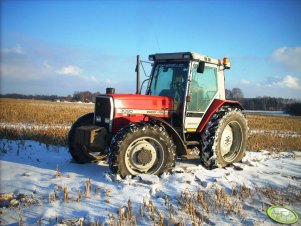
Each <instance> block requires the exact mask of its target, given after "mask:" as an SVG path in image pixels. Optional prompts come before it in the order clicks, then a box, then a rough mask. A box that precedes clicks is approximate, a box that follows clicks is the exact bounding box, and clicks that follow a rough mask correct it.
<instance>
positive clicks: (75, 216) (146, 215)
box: [0, 139, 301, 225]
mask: <svg viewBox="0 0 301 226" xmlns="http://www.w3.org/2000/svg"><path fill="white" fill-rule="evenodd" d="M0 157H1V161H0V167H1V175H0V179H1V186H0V193H1V199H0V207H1V209H0V211H1V212H0V220H1V222H0V225H19V224H24V225H55V224H60V223H61V224H63V223H64V224H66V225H80V224H81V222H82V223H83V225H88V224H90V225H110V224H111V225H117V224H118V223H119V225H130V224H133V225H135V224H137V225H193V223H196V225H198V223H199V224H200V225H202V224H205V225H274V224H276V223H275V222H273V221H272V220H271V219H269V217H268V216H267V214H266V209H267V208H268V207H269V206H270V205H272V204H273V205H281V206H285V207H289V208H291V209H293V210H295V211H296V212H297V213H298V214H299V216H300V214H301V152H281V153H270V152H267V151H262V152H248V153H247V155H246V157H245V158H244V159H243V161H242V163H237V164H235V166H231V167H227V168H225V169H214V170H206V169H204V168H203V167H202V166H201V165H199V162H198V160H185V161H177V165H176V168H175V169H174V172H173V173H172V174H171V175H167V174H164V175H162V176H161V177H157V176H147V175H141V176H137V177H134V178H127V179H125V180H121V179H120V177H119V176H118V175H117V176H116V175H112V174H111V173H110V171H109V168H108V166H107V164H106V163H105V162H103V163H98V164H96V163H95V164H85V165H80V164H75V163H73V162H72V160H71V156H70V155H69V153H68V150H67V148H65V147H60V146H51V145H46V144H43V143H39V142H35V141H16V140H4V139H2V140H0ZM129 200H130V201H129ZM298 223H299V225H300V224H301V221H300V219H299V221H298V222H297V223H296V224H298Z"/></svg>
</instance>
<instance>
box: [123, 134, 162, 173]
mask: <svg viewBox="0 0 301 226" xmlns="http://www.w3.org/2000/svg"><path fill="white" fill-rule="evenodd" d="M163 163H164V151H163V147H162V145H161V144H160V143H159V142H158V141H157V140H155V139H153V138H151V137H140V138H138V139H136V140H134V141H133V142H132V143H131V144H130V145H129V146H128V148H127V150H126V153H125V165H126V167H127V169H128V171H129V172H130V173H131V174H132V175H137V174H140V173H147V174H156V173H157V172H158V171H159V170H160V168H161V166H162V165H163Z"/></svg>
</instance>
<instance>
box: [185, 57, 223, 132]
mask: <svg viewBox="0 0 301 226" xmlns="http://www.w3.org/2000/svg"><path fill="white" fill-rule="evenodd" d="M197 68H198V63H194V64H193V65H192V70H191V74H190V76H189V89H188V96H189V98H188V101H189V102H187V107H186V117H185V124H184V127H185V128H184V131H185V132H195V131H196V129H197V127H198V126H199V124H200V122H201V120H202V117H203V115H204V113H205V112H206V110H207V109H208V107H209V106H210V105H211V103H212V102H213V100H214V99H215V98H216V96H217V94H218V83H217V67H216V66H215V65H212V64H208V63H206V64H205V69H204V72H203V73H198V72H197Z"/></svg>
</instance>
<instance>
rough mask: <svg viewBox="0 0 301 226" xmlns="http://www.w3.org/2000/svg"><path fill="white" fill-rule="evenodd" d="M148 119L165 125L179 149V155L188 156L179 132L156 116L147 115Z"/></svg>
mask: <svg viewBox="0 0 301 226" xmlns="http://www.w3.org/2000/svg"><path fill="white" fill-rule="evenodd" d="M145 116H146V118H148V119H149V121H154V122H155V123H157V124H163V125H164V127H165V128H166V130H167V132H168V133H169V134H170V135H171V137H172V139H173V141H174V143H175V145H176V147H177V149H176V150H177V155H187V147H186V145H185V144H184V141H183V139H182V138H181V137H180V135H179V134H178V133H177V131H176V130H175V129H174V128H173V126H172V125H170V124H169V123H168V122H166V121H165V120H163V119H161V118H157V117H155V116H151V115H146V114H145Z"/></svg>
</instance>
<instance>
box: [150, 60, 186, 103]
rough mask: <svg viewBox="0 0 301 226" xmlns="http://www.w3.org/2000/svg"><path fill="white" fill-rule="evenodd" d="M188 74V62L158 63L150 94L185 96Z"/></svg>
mask: <svg viewBox="0 0 301 226" xmlns="http://www.w3.org/2000/svg"><path fill="white" fill-rule="evenodd" d="M187 74H188V62H181V63H157V64H156V65H155V69H154V74H153V78H152V81H151V84H150V88H149V91H148V94H149V95H156V96H168V97H171V98H175V96H176V95H178V96H179V99H183V98H184V94H185V89H186V81H187Z"/></svg>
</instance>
